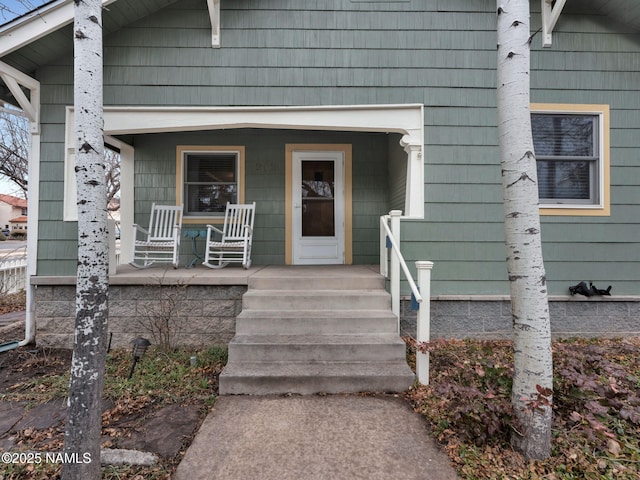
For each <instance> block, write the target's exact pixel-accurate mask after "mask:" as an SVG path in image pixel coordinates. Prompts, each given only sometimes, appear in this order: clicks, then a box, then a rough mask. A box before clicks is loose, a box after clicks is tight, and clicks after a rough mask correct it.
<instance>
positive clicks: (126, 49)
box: [0, 0, 640, 343]
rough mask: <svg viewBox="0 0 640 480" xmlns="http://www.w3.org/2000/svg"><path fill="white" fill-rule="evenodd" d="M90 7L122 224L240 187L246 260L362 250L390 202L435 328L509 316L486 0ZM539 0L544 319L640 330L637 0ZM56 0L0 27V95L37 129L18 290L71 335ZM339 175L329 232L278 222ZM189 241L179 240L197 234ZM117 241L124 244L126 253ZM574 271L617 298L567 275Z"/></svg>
mask: <svg viewBox="0 0 640 480" xmlns="http://www.w3.org/2000/svg"><path fill="white" fill-rule="evenodd" d="M105 4H108V8H105V10H104V12H103V16H104V17H103V25H104V104H105V135H106V137H105V138H106V141H107V142H108V143H109V144H110V145H111V146H113V147H115V148H117V150H118V151H120V154H121V159H122V160H121V161H122V165H121V168H122V189H121V222H122V224H121V225H122V226H121V228H122V233H121V235H122V245H129V244H130V242H131V231H132V230H131V225H132V224H133V223H134V222H136V223H141V224H143V225H144V224H145V223H146V222H147V221H148V220H147V218H148V215H149V211H150V208H151V204H152V203H153V202H159V203H167V204H174V205H175V204H180V203H184V205H185V207H184V208H185V209H184V214H185V222H184V224H185V228H187V229H188V228H195V229H197V228H203V225H204V224H207V223H216V222H219V221H220V218H221V217H220V215H221V212H222V209H223V205H224V204H225V202H226V201H227V200H231V201H233V202H253V201H255V202H257V215H256V221H255V234H254V246H253V264H254V265H268V264H276V265H278V264H303V263H309V264H320V263H337V264H377V263H378V262H379V252H380V247H379V239H380V234H379V222H380V220H379V218H380V216H381V215H385V214H387V213H388V212H389V211H390V210H394V209H399V210H402V212H403V219H402V235H401V249H402V251H403V253H404V255H405V258H406V260H407V263H408V264H409V265H413V262H414V261H416V260H431V261H433V262H434V264H435V266H434V269H433V272H432V290H431V291H432V300H433V306H432V316H433V320H432V333H433V334H434V335H436V336H446V335H461V336H462V335H468V336H495V335H508V333H509V329H510V317H509V309H508V293H509V290H508V288H509V287H508V280H507V273H506V264H505V250H504V245H503V236H504V232H503V216H504V214H503V206H502V192H501V188H502V187H501V175H500V159H499V149H498V144H497V143H498V135H497V127H496V124H497V114H496V93H495V88H496V62H497V60H496V48H495V47H496V33H495V24H496V21H495V16H496V12H495V8H496V4H495V2H494V1H493V0H387V1H377V0H376V1H366V0H331V1H329V0H318V1H313V2H300V1H295V0H277V1H276V0H260V1H258V0H233V1H231V0H212V1H209V2H207V1H205V0H179V1H175V0H145V1H144V2H138V1H130V0H118V1H105ZM551 4H552V2H551V1H550V0H542V1H541V2H532V9H533V12H532V16H531V20H532V25H531V31H532V33H533V32H536V31H537V32H536V33H534V34H533V37H532V44H531V45H532V63H531V66H532V68H531V100H532V102H533V104H532V111H533V128H534V139H535V147H536V152H537V154H538V163H539V185H540V187H539V189H540V197H541V207H540V213H541V215H542V238H543V244H544V245H543V250H544V258H545V262H546V270H547V279H548V285H549V292H550V295H551V300H552V302H551V317H552V327H553V329H554V332H555V333H558V334H637V333H639V332H640V189H639V185H640V114H639V109H640V95H639V94H638V91H639V90H640V80H639V78H640V75H639V74H640V4H639V3H638V2H637V0H617V1H613V0H610V1H596V0H591V1H586V0H585V1H582V2H567V3H566V6H565V2H564V1H556V2H555V3H554V5H555V7H554V9H553V10H551ZM72 5H73V2H72V1H71V0H57V1H52V2H50V3H48V4H46V5H44V6H43V7H41V8H40V9H39V11H38V12H37V13H34V14H30V15H26V16H23V17H21V18H19V19H17V20H15V21H13V22H11V23H9V24H6V25H4V26H2V27H0V60H1V61H2V63H1V64H0V74H2V79H3V82H4V83H3V85H2V87H1V88H0V94H1V97H2V98H3V99H5V100H7V101H11V102H14V103H16V104H19V105H21V106H22V107H23V109H25V110H26V111H28V112H29V114H30V115H31V119H32V126H33V128H32V133H33V145H34V150H33V152H32V155H31V157H30V158H31V159H32V162H34V163H33V164H32V171H31V172H30V176H29V180H30V182H31V184H32V185H36V186H38V187H39V188H37V189H36V188H33V189H31V190H30V202H32V204H31V205H30V210H31V211H30V215H29V231H30V233H33V232H37V235H30V236H29V242H30V244H29V245H30V248H31V251H32V252H35V253H36V254H37V262H36V263H34V264H33V265H31V267H30V268H31V270H30V275H31V284H32V286H33V285H36V286H37V289H36V288H35V287H32V288H33V290H32V293H31V295H33V299H34V305H35V309H36V311H38V312H39V323H38V328H43V329H45V331H47V329H48V332H49V333H51V332H56V333H64V334H65V335H66V337H65V338H68V334H69V333H70V331H71V329H72V325H71V322H70V321H69V320H68V319H69V318H70V317H72V316H73V314H72V310H73V296H72V294H71V293H69V292H66V293H64V295H66V297H57V296H56V295H62V294H57V293H55V290H54V287H53V285H59V284H66V285H68V286H69V288H71V286H72V285H73V283H74V279H73V277H74V275H75V269H76V231H77V223H76V221H75V219H76V211H75V198H74V195H75V193H74V191H75V183H74V176H73V165H74V163H73V162H74V157H73V154H74V152H73V143H72V129H73V108H72V106H73V53H72V50H73V47H72V39H73V38H72V37H73V31H72V25H71V24H70V21H71V16H72ZM563 6H564V9H563ZM541 8H542V9H544V10H545V12H544V14H541V11H540V10H541ZM556 20H557V23H555V21H556ZM542 23H544V28H542ZM539 28H542V31H538V29H539ZM543 43H545V44H546V45H547V46H546V48H545V47H543ZM16 85H20V86H21V87H22V88H17V87H16ZM25 92H28V94H25ZM305 162H308V163H305ZM314 162H315V163H314ZM303 165H307V166H309V169H308V171H307V170H305V168H303ZM332 175H333V176H334V178H335V182H336V186H337V187H336V192H337V193H336V198H335V201H336V209H335V212H336V214H335V215H334V216H331V215H330V216H323V218H324V219H326V220H327V221H328V222H329V227H328V228H329V231H331V233H333V235H329V236H330V237H331V241H329V242H325V243H323V244H322V245H318V244H311V243H308V242H307V243H305V239H304V238H298V237H296V235H294V233H293V232H294V229H295V226H296V225H297V224H298V223H299V222H301V221H302V220H301V217H300V215H301V214H302V213H301V212H302V209H301V208H297V207H298V206H299V204H298V203H297V202H298V200H297V196H300V195H301V194H302V193H301V191H300V185H301V183H302V180H309V181H311V182H317V181H323V179H326V178H327V176H332ZM338 187H339V188H338ZM207 192H209V193H207ZM210 192H216V193H215V194H211V193H210ZM314 215H320V216H322V215H324V214H323V213H322V209H317V213H314ZM36 239H37V241H36ZM196 247H197V248H202V244H201V243H200V244H197V243H196ZM182 248H183V254H184V255H185V256H187V257H188V256H189V255H190V254H191V248H192V245H191V243H190V242H187V241H185V242H183V245H182ZM130 255H131V252H130V251H128V250H127V249H125V248H123V251H122V255H121V258H122V262H123V263H126V262H127V260H128V259H129V258H130ZM230 268H231V267H230ZM120 272H121V270H118V274H115V275H112V278H111V283H112V285H115V286H118V288H119V290H117V297H116V296H113V294H112V297H111V299H112V305H113V306H112V311H111V314H112V316H113V317H114V318H116V320H115V321H116V322H117V318H119V315H120V316H122V315H124V313H123V310H125V308H124V307H123V306H122V305H120V304H117V303H116V302H115V299H116V298H117V299H124V298H134V297H133V296H127V295H133V294H127V293H126V291H125V290H126V289H127V288H133V287H131V286H129V287H127V285H126V284H127V281H125V280H122V277H121V276H120ZM194 272H196V270H185V271H184V281H185V282H187V283H189V285H196V284H198V283H200V284H202V285H204V286H206V285H210V284H211V283H212V282H213V283H215V280H214V279H215V278H217V277H216V275H222V273H219V272H212V271H207V272H204V273H203V272H201V271H200V270H199V269H197V273H194ZM143 274H144V273H143ZM206 275H208V277H206V278H207V279H206V280H204V278H205V276H206ZM580 281H586V282H588V281H593V282H594V283H595V284H596V285H597V286H598V287H599V288H606V287H607V286H608V285H612V294H613V295H612V296H611V297H606V298H604V297H598V298H586V297H581V296H574V297H572V296H570V295H569V290H568V287H569V286H571V285H575V284H577V283H578V282H580ZM147 282H149V280H148V279H147ZM227 283H229V282H228V281H227ZM240 283H242V282H240ZM227 287H228V286H227ZM238 287H243V288H246V287H245V286H244V285H238ZM203 288H204V287H203ZM228 288H231V287H228ZM242 291H243V290H242V288H240V289H239V290H236V291H235V293H234V294H233V295H235V297H233V298H234V300H233V301H236V302H237V301H238V299H239V298H240V297H241V296H242ZM402 291H403V294H405V295H408V293H409V292H408V289H407V288H406V285H403V290H402ZM136 295H137V294H136ZM403 305H404V306H405V307H406V305H407V302H405V304H403ZM56 308H58V309H59V310H57V311H55V309H56ZM114 308H115V310H114ZM234 308H235V310H234ZM238 308H239V307H238V306H236V307H233V308H231V310H232V313H230V314H229V313H227V314H226V315H227V316H228V317H230V318H232V319H233V318H234V315H235V314H237V311H238ZM52 311H55V312H54V313H51V312H52ZM45 312H49V313H46V314H45ZM233 312H235V313H233ZM220 315H222V314H220ZM403 315H404V316H405V317H406V320H407V322H409V323H407V325H405V327H406V328H408V329H409V330H410V329H411V325H410V321H411V315H412V314H411V313H410V312H408V309H407V312H405V314H403ZM40 316H42V318H43V319H41V318H40ZM45 317H46V318H45ZM61 319H62V320H61ZM229 325H230V326H229ZM225 328H226V329H224V330H223V331H222V333H220V335H218V337H216V334H212V335H204V336H203V335H199V334H197V332H192V333H193V339H194V341H197V340H207V341H216V339H217V340H220V338H222V339H223V340H225V341H226V340H228V338H229V335H230V334H232V333H233V328H234V327H233V322H232V321H231V323H229V324H228V326H227V327H225ZM121 342H122V343H125V340H124V339H123V340H121Z"/></svg>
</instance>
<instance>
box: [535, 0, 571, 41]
mask: <svg viewBox="0 0 640 480" xmlns="http://www.w3.org/2000/svg"><path fill="white" fill-rule="evenodd" d="M541 2H542V46H543V47H547V48H548V47H550V46H551V44H552V41H553V38H552V33H553V29H554V28H555V26H556V23H557V22H558V19H559V18H560V13H562V9H563V8H564V5H565V3H566V2H567V0H541Z"/></svg>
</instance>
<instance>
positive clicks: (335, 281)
mask: <svg viewBox="0 0 640 480" xmlns="http://www.w3.org/2000/svg"><path fill="white" fill-rule="evenodd" d="M249 288H251V289H259V290H375V289H380V288H384V277H382V275H378V274H375V273H371V274H369V275H343V276H327V275H324V276H322V275H312V276H309V277H301V276H297V275H286V274H281V275H272V276H258V275H254V276H252V277H250V278H249Z"/></svg>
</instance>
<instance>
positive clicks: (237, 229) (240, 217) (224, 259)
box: [203, 202, 256, 269]
mask: <svg viewBox="0 0 640 480" xmlns="http://www.w3.org/2000/svg"><path fill="white" fill-rule="evenodd" d="M255 212H256V202H253V203H251V204H247V205H236V204H231V203H229V202H227V208H226V210H225V213H224V225H223V226H222V230H220V229H219V228H216V227H214V226H213V225H207V243H206V245H205V253H204V262H203V265H206V266H207V267H209V268H222V267H226V266H227V265H228V264H229V263H232V262H235V263H241V264H242V266H243V267H244V268H245V269H247V268H249V267H250V266H251V243H252V241H253V220H254V218H255ZM216 233H218V234H220V235H221V236H222V238H221V239H220V240H219V241H217V240H214V235H216Z"/></svg>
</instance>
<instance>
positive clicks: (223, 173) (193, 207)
mask: <svg viewBox="0 0 640 480" xmlns="http://www.w3.org/2000/svg"><path fill="white" fill-rule="evenodd" d="M184 178H185V182H184V205H185V215H186V216H203V215H206V216H212V215H214V216H215V215H223V214H224V211H225V207H226V204H227V202H231V203H238V154H237V153H236V152H185V154H184Z"/></svg>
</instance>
